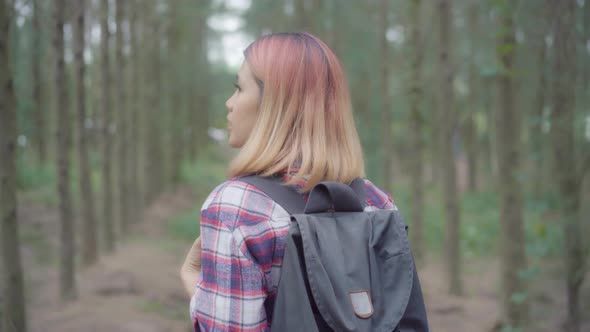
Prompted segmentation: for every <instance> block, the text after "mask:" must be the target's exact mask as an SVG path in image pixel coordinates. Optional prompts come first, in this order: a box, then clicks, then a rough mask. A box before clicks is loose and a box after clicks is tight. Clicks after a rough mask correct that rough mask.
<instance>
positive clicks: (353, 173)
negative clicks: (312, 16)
mask: <svg viewBox="0 0 590 332" xmlns="http://www.w3.org/2000/svg"><path fill="white" fill-rule="evenodd" d="M244 55H245V61H244V64H243V65H242V68H241V69H240V72H239V74H238V75H239V80H241V81H240V82H239V83H238V85H239V91H236V92H235V93H234V95H233V96H232V97H231V98H230V99H229V100H228V101H227V103H226V106H227V107H228V110H229V114H228V121H229V122H230V123H229V126H230V127H231V130H230V132H231V134H230V144H231V145H232V146H234V147H240V148H241V150H240V152H239V153H238V155H237V156H236V158H235V159H234V160H233V161H232V163H231V165H230V169H229V173H230V176H232V177H233V176H240V175H246V174H253V173H258V174H261V175H264V176H266V175H271V174H274V173H276V172H278V171H280V170H282V169H284V168H288V167H292V166H294V165H296V164H297V165H298V166H299V170H298V171H297V173H296V178H298V177H301V176H304V175H305V176H307V177H308V181H307V186H306V187H305V188H304V190H309V189H310V188H311V187H312V186H313V185H315V184H316V183H318V182H319V181H323V180H331V181H339V182H349V181H351V180H352V179H354V178H355V177H359V176H364V162H363V156H362V149H361V145H360V141H359V138H358V134H357V131H356V128H355V125H354V121H353V116H352V108H351V103H350V95H349V91H348V86H347V83H346V79H345V75H344V71H343V69H342V66H341V65H340V62H339V61H338V58H337V57H336V55H335V54H334V53H333V52H332V51H331V50H330V49H329V48H328V46H326V44H324V43H323V42H322V41H321V40H319V39H318V38H316V37H314V36H312V35H310V34H308V33H278V34H271V35H266V36H264V37H262V38H260V39H258V40H256V41H255V42H253V43H252V44H250V46H248V48H247V49H246V50H245V51H244ZM248 88H249V90H248V91H247V89H248ZM240 112H242V113H240ZM296 178H295V179H294V181H295V180H296Z"/></svg>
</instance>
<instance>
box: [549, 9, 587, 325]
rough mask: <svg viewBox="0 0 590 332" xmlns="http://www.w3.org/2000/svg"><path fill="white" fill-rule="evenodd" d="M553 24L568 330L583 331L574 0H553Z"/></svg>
mask: <svg viewBox="0 0 590 332" xmlns="http://www.w3.org/2000/svg"><path fill="white" fill-rule="evenodd" d="M551 4H552V13H553V15H554V16H553V17H554V18H555V25H554V31H553V36H554V50H555V55H554V59H553V60H554V62H553V82H552V85H553V96H552V104H553V107H552V113H551V138H552V139H551V141H552V150H553V161H554V165H553V173H554V174H555V179H556V184H557V186H558V190H559V197H560V202H559V209H560V215H561V216H562V218H563V219H562V224H563V227H564V235H565V244H566V254H565V255H566V257H565V265H566V276H567V281H566V288H567V301H568V306H567V310H568V318H567V320H568V324H567V325H568V330H569V331H572V332H578V331H580V303H579V302H580V299H579V296H580V286H581V285H582V283H583V281H584V274H585V270H586V269H585V267H584V266H585V264H584V262H585V257H584V256H585V255H584V250H583V242H582V218H583V216H577V212H578V207H579V203H580V202H579V197H580V196H579V190H580V180H581V179H582V176H583V174H578V172H577V171H575V170H576V166H577V165H576V163H575V162H576V157H575V155H574V153H575V151H576V149H575V137H574V133H575V130H574V121H575V118H574V111H575V107H574V106H575V90H576V32H575V22H576V20H575V9H576V1H575V0H552V2H551Z"/></svg>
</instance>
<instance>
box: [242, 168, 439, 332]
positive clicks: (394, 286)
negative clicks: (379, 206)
mask: <svg viewBox="0 0 590 332" xmlns="http://www.w3.org/2000/svg"><path fill="white" fill-rule="evenodd" d="M240 181H244V182H246V183H249V184H251V185H253V186H255V187H257V188H259V189H260V190H262V191H263V192H265V193H266V194H267V195H268V196H270V197H271V198H272V199H273V200H274V201H275V202H277V204H279V205H280V206H282V207H283V208H284V209H285V210H286V211H287V212H288V213H289V214H290V215H291V221H292V223H291V226H290V228H289V233H288V235H287V238H286V239H285V241H286V243H285V254H284V258H283V265H282V268H281V277H280V281H279V286H278V292H277V296H276V300H275V302H274V308H272V318H271V317H269V319H271V331H281V332H290V331H306V332H307V331H309V332H314V331H338V332H340V331H362V332H365V331H387V332H389V331H403V332H406V331H420V332H422V331H428V322H427V317H426V310H425V307H424V300H423V298H422V291H421V288H420V282H419V280H418V275H417V273H416V268H415V265H414V260H413V257H412V253H411V251H410V247H409V243H408V238H407V226H406V225H405V224H404V222H403V220H402V217H401V215H400V214H399V212H398V211H397V210H377V211H371V212H365V211H364V202H365V198H366V187H365V182H364V180H362V179H355V180H354V181H353V182H352V183H351V184H350V186H347V185H345V184H342V183H337V182H330V181H325V182H321V183H319V184H317V185H316V186H315V187H314V188H313V189H312V190H311V192H310V194H309V199H308V201H307V203H306V202H305V201H304V200H303V198H302V197H301V195H300V194H299V193H297V192H296V191H295V190H294V189H293V188H290V187H287V186H284V185H282V184H280V182H281V180H280V179H279V178H278V177H271V178H264V177H259V176H246V177H242V178H240Z"/></svg>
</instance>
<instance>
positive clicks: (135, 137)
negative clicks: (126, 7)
mask: <svg viewBox="0 0 590 332" xmlns="http://www.w3.org/2000/svg"><path fill="white" fill-rule="evenodd" d="M129 4H130V8H131V10H130V12H131V22H130V29H129V33H130V35H129V40H130V45H131V58H132V59H133V61H132V63H133V64H132V65H131V80H130V82H129V85H130V89H129V90H130V93H131V96H130V98H131V101H130V103H129V113H130V114H129V119H130V121H129V156H130V162H129V170H130V172H129V187H130V196H129V199H130V202H129V203H130V206H131V212H130V215H131V220H132V222H135V221H137V220H139V219H140V217H141V210H142V207H141V191H140V188H139V173H140V172H139V170H140V163H139V160H140V158H141V153H140V151H141V148H140V134H139V128H140V117H139V110H140V107H141V98H140V94H139V85H140V70H141V67H140V64H141V57H140V56H141V53H140V50H139V41H138V39H139V31H138V24H139V22H138V16H139V15H138V10H139V8H138V7H139V6H138V5H137V1H136V0H132V1H130V2H129Z"/></svg>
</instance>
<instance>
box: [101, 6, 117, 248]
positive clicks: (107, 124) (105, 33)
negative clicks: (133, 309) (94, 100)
mask: <svg viewBox="0 0 590 332" xmlns="http://www.w3.org/2000/svg"><path fill="white" fill-rule="evenodd" d="M100 28H101V30H100V31H101V33H100V39H101V40H100V49H101V57H102V63H101V76H102V96H101V101H102V118H103V137H102V139H103V143H102V144H103V146H102V147H103V151H102V191H103V204H104V206H103V215H102V219H103V220H102V222H103V226H104V237H105V242H106V249H107V251H108V252H112V251H113V250H115V223H114V220H113V219H114V216H115V214H114V211H113V174H112V170H113V147H112V145H113V139H112V136H113V135H112V132H111V131H112V130H111V127H112V118H113V116H112V114H113V111H112V109H111V73H110V55H109V49H110V48H109V40H110V31H109V0H102V2H101V18H100Z"/></svg>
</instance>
